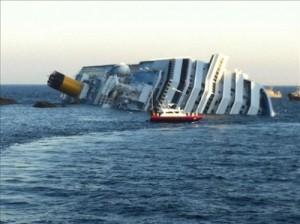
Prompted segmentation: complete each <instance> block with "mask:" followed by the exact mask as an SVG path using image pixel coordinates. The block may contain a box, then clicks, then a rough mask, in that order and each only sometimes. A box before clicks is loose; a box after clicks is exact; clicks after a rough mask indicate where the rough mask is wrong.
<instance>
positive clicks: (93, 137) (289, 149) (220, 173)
mask: <svg viewBox="0 0 300 224" xmlns="http://www.w3.org/2000/svg"><path fill="white" fill-rule="evenodd" d="M279 89H280V90H281V91H282V92H283V94H284V98H282V99H274V100H273V105H274V109H275V111H276V112H277V116H276V117H274V118H270V117H260V116H216V115H212V116H206V117H205V119H204V120H202V121H199V122H195V123H189V124H154V123H150V122H149V121H148V120H149V114H148V113H144V112H128V111H119V110H114V109H109V108H105V109H101V108H99V107H97V106H90V105H68V106H65V107H57V108H34V107H32V104H33V103H34V102H35V101H37V100H48V101H51V102H57V103H58V102H59V101H60V100H59V94H58V92H56V91H54V90H51V89H50V88H48V87H46V86H28V85H27V86H26V85H25V86H20V85H7V86H2V87H1V95H2V96H5V97H12V98H14V99H16V100H17V101H18V104H15V105H7V106H1V108H0V110H1V114H0V115H1V120H0V122H1V123H0V125H1V154H0V155H1V161H0V162H1V163H0V168H1V173H0V174H1V176H0V184H1V189H0V190H1V191H0V196H1V197H0V209H1V210H0V220H1V223H300V102H291V101H288V99H287V98H286V94H287V93H288V92H289V91H292V90H293V88H288V87H282V88H279Z"/></svg>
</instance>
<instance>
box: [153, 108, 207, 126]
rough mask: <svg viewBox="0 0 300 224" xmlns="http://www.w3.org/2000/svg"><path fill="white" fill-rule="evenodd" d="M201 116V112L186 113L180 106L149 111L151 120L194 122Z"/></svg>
mask: <svg viewBox="0 0 300 224" xmlns="http://www.w3.org/2000/svg"><path fill="white" fill-rule="evenodd" d="M202 118H203V114H199V113H186V112H184V111H183V110H182V109H180V108H176V109H173V108H160V110H159V111H158V112H151V118H150V121H151V122H168V123H178V122H194V121H199V120H201V119H202Z"/></svg>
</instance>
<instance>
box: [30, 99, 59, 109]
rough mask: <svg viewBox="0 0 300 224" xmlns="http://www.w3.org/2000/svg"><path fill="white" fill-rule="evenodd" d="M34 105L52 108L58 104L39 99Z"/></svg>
mask: <svg viewBox="0 0 300 224" xmlns="http://www.w3.org/2000/svg"><path fill="white" fill-rule="evenodd" d="M33 107H39V108H52V107H56V105H55V104H54V103H50V102H48V101H37V102H36V103H35V104H33Z"/></svg>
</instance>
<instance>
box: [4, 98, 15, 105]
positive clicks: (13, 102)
mask: <svg viewBox="0 0 300 224" xmlns="http://www.w3.org/2000/svg"><path fill="white" fill-rule="evenodd" d="M16 103H17V101H16V100H14V99H10V98H4V97H0V105H1V106H2V105H9V104H16Z"/></svg>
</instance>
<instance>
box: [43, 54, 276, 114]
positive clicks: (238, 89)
mask: <svg viewBox="0 0 300 224" xmlns="http://www.w3.org/2000/svg"><path fill="white" fill-rule="evenodd" d="M227 61H228V57H227V56H225V55H222V54H214V55H212V56H211V58H210V61H209V62H205V61H200V60H193V59H191V58H171V59H154V60H148V61H142V62H140V63H139V64H130V65H126V64H117V65H115V64H112V65H99V66H85V67H83V68H82V69H81V70H80V71H79V73H78V74H77V75H76V77H75V79H72V78H70V77H67V76H65V75H63V74H62V73H59V72H57V71H55V72H53V73H52V74H51V75H50V77H49V80H48V85H49V86H50V87H52V88H54V89H57V90H59V91H61V92H62V100H63V102H64V103H75V102H77V103H87V104H94V105H98V106H104V105H106V106H107V105H109V106H111V107H114V108H118V109H123V110H135V111H149V110H150V109H153V107H154V108H155V107H159V106H160V105H163V104H173V105H175V106H176V107H180V108H182V109H184V111H186V112H187V113H203V114H232V115H233V114H242V115H267V116H274V115H275V113H274V110H273V107H272V102H271V99H270V97H269V96H268V95H267V93H266V91H265V89H264V87H263V86H262V85H260V84H258V83H256V82H254V81H251V80H250V79H249V77H248V75H247V74H245V73H244V72H242V71H241V70H238V69H235V70H233V71H230V70H228V69H227V68H226V64H227Z"/></svg>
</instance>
